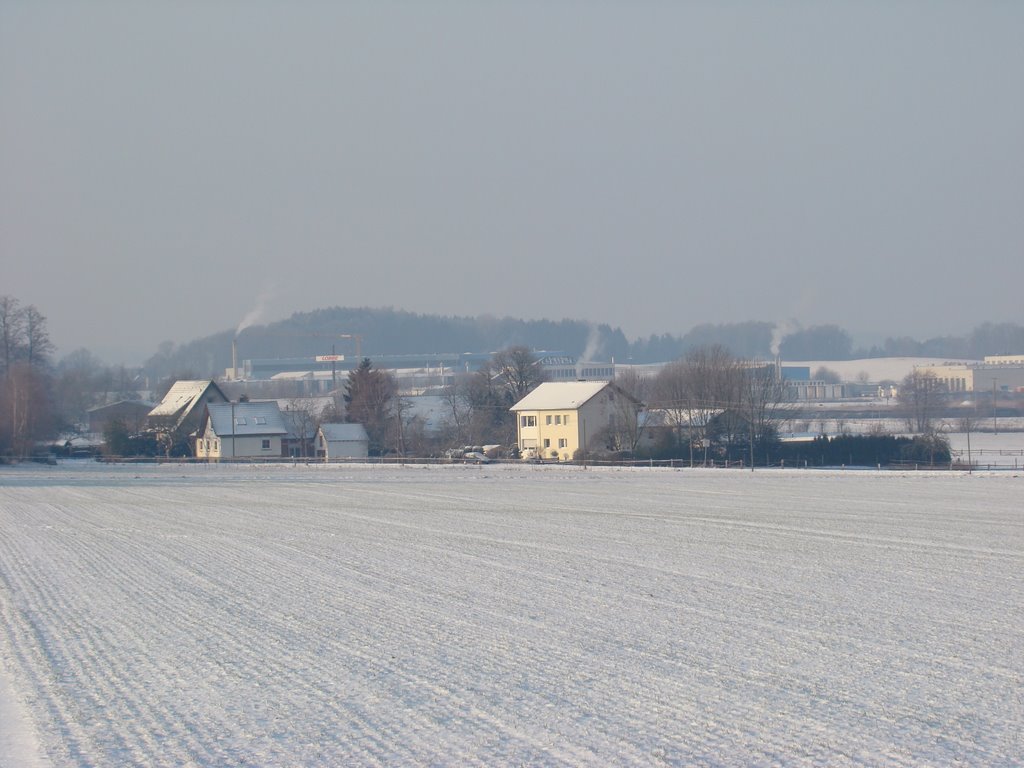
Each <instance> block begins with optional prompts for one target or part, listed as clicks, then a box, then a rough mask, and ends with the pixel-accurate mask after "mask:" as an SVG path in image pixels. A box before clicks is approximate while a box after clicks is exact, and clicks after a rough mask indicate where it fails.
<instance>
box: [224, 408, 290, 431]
mask: <svg viewBox="0 0 1024 768" xmlns="http://www.w3.org/2000/svg"><path fill="white" fill-rule="evenodd" d="M206 407H207V409H208V410H209V412H210V422H211V423H212V425H213V431H214V432H216V433H217V434H218V435H219V436H220V437H227V436H229V435H235V436H236V437H238V436H241V435H285V434H288V428H287V426H286V425H285V423H284V419H283V418H282V417H281V411H280V410H279V409H278V407H277V403H275V402H269V403H210V405H208V406H206ZM232 416H234V419H235V423H234V428H232V425H231V418H232Z"/></svg>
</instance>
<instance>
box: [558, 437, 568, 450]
mask: <svg viewBox="0 0 1024 768" xmlns="http://www.w3.org/2000/svg"><path fill="white" fill-rule="evenodd" d="M567 445H569V441H568V440H566V439H565V438H564V437H560V438H558V447H559V448H565V447H566V446H567Z"/></svg>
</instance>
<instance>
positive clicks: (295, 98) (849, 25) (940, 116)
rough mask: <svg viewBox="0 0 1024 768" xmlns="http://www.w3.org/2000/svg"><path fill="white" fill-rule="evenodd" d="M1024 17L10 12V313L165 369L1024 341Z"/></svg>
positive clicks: (1, 240) (61, 7)
mask: <svg viewBox="0 0 1024 768" xmlns="http://www.w3.org/2000/svg"><path fill="white" fill-rule="evenodd" d="M1022 41H1024V3H1021V2H1016V1H1015V0H1007V1H1006V2H984V1H979V2H966V1H965V2H948V3H947V2H931V1H929V2H924V1H923V0H922V1H921V2H912V1H909V0H908V1H906V2H889V1H886V2H846V3H822V2H810V1H809V0H808V1H807V2H777V3H766V2H753V1H751V2H739V1H735V2H729V1H728V0H724V1H723V2H711V1H710V0H708V1H707V2H639V3H634V2H582V1H580V2H570V1H568V0H553V1H551V2H515V3H513V2H493V1H492V2H479V1H474V2H469V1H467V2H450V1H448V2H432V3H409V2H402V3H390V2H379V1H378V2H366V3H351V2H350V3H344V2H339V3H331V2H294V3H293V2H289V3H286V2H283V1H282V2H240V1H239V2H175V3H170V2H168V3H158V2H150V3H130V2H87V3H86V2H73V3H58V2H45V0H44V1H40V2H20V1H19V0H4V1H3V2H2V3H0V259H2V274H3V278H2V281H0V294H8V295H13V296H16V297H17V298H19V299H20V300H21V301H22V302H24V303H33V304H35V305H36V306H37V307H38V308H39V309H40V310H41V311H42V312H43V313H44V314H45V315H47V317H48V318H49V321H50V330H51V334H52V336H53V340H54V342H55V343H56V344H57V345H58V347H59V350H60V352H61V353H66V352H69V351H71V350H73V349H75V348H77V347H80V346H85V347H88V348H90V349H92V350H93V351H95V352H97V353H99V354H101V355H102V356H103V357H105V358H106V359H108V360H111V361H113V362H118V361H126V362H136V361H141V360H142V359H143V358H144V357H146V356H148V355H149V354H151V353H152V352H153V351H154V350H155V349H156V347H157V345H158V344H159V343H160V342H161V341H163V340H165V339H169V340H173V341H175V342H183V341H188V340H190V339H192V338H195V337H197V336H201V335H206V334H208V333H213V332H216V331H220V330H224V329H227V328H233V327H235V326H236V325H237V324H238V323H239V322H240V321H241V320H242V318H243V317H244V316H245V315H247V314H248V313H250V312H253V311H254V310H257V309H260V310H261V312H262V314H261V315H260V320H261V321H271V320H276V319H280V318H283V317H287V316H288V315H290V314H291V313H292V312H295V311H303V310H309V309H315V308H319V307H328V306H334V305H340V306H361V305H369V306H392V307H395V308H400V309H407V310H411V311H416V312H429V313H441V314H454V315H476V314H481V313H491V314H496V315H513V316H519V317H525V318H541V317H548V318H552V319H561V318H563V317H572V318H579V319H589V320H593V321H598V322H608V323H611V324H612V325H619V326H621V327H622V328H623V330H624V331H625V332H626V334H627V335H628V336H630V337H634V336H641V335H643V336H646V335H647V334H650V333H652V332H654V333H663V332H669V333H677V334H681V333H684V332H685V331H687V330H688V329H689V328H691V327H692V326H693V325H695V324H697V323H701V322H733V321H743V320H751V319H757V320H777V321H786V320H790V319H794V320H797V321H799V322H801V323H803V324H805V325H810V324H817V323H838V324H839V325H841V326H843V327H845V328H847V329H848V330H850V331H851V332H852V333H854V335H855V337H857V336H858V335H860V336H862V337H865V336H867V335H869V334H877V333H883V334H885V333H889V334H897V333H899V334H903V333H906V334H910V335H915V336H932V335H938V334H945V333H963V332H967V331H969V330H970V329H971V328H972V327H974V326H975V325H976V324H978V323H980V322H983V321H986V320H992V321H1013V322H1024V311H1022V307H1024V302H1022V294H1021V290H1022V285H1024V44H1022Z"/></svg>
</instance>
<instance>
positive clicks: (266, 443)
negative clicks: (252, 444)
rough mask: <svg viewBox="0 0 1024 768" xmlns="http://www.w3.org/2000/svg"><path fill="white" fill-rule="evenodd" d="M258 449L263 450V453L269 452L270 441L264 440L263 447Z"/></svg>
mask: <svg viewBox="0 0 1024 768" xmlns="http://www.w3.org/2000/svg"><path fill="white" fill-rule="evenodd" d="M260 447H261V448H263V450H264V451H269V450H270V440H269V439H264V440H263V445H262V446H260Z"/></svg>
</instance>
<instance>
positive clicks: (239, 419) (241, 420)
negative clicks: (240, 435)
mask: <svg viewBox="0 0 1024 768" xmlns="http://www.w3.org/2000/svg"><path fill="white" fill-rule="evenodd" d="M235 426H236V427H244V426H245V416H235Z"/></svg>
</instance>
